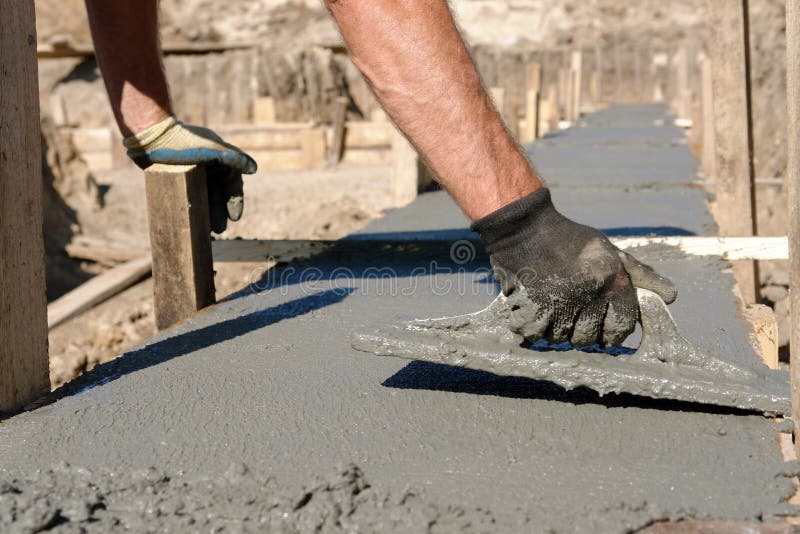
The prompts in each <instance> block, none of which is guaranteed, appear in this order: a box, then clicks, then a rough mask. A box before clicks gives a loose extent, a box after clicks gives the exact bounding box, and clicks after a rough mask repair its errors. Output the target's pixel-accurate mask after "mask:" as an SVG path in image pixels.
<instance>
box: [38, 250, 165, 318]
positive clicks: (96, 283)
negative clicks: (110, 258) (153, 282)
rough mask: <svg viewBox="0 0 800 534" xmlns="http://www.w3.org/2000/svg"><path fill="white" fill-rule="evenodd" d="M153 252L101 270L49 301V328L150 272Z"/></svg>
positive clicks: (105, 298)
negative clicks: (59, 296)
mask: <svg viewBox="0 0 800 534" xmlns="http://www.w3.org/2000/svg"><path fill="white" fill-rule="evenodd" d="M151 266H152V262H151V261H150V255H147V256H142V257H140V258H138V259H135V260H132V261H129V262H126V263H123V264H121V265H118V266H116V267H114V268H113V269H109V270H108V271H106V272H104V273H102V274H99V275H97V276H95V277H94V278H92V279H91V280H89V281H88V282H86V283H84V284H82V285H80V286H78V287H77V288H75V289H73V290H72V291H70V292H69V293H67V294H66V295H64V296H62V297H61V298H58V299H56V300H54V301H53V302H51V303H50V304H48V305H47V328H48V329H51V328H55V327H56V326H58V325H60V324H61V323H63V322H65V321H68V320H69V319H72V318H73V317H77V316H78V315H80V314H81V313H83V312H85V311H86V310H88V309H90V308H93V307H94V306H97V305H98V304H100V303H102V302H105V301H106V300H108V299H110V298H111V297H113V296H114V295H116V294H118V293H119V292H121V291H123V290H124V289H127V288H129V287H130V286H132V285H133V284H135V283H136V282H138V281H139V280H141V279H142V278H145V277H147V276H149V275H150V270H151Z"/></svg>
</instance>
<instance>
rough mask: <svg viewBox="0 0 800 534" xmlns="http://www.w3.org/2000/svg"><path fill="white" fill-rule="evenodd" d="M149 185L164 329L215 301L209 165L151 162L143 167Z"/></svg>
mask: <svg viewBox="0 0 800 534" xmlns="http://www.w3.org/2000/svg"><path fill="white" fill-rule="evenodd" d="M145 189H146V191H147V213H148V220H149V223H150V250H151V251H152V254H153V293H154V297H155V313H156V326H157V327H158V329H159V330H161V329H164V328H167V327H169V326H172V325H173V324H175V323H178V322H180V321H183V320H185V319H188V318H189V317H191V316H192V315H193V314H194V313H195V312H196V311H197V310H200V309H202V308H205V307H206V306H210V305H211V304H213V303H214V268H213V260H212V257H211V224H210V221H209V213H208V190H207V189H206V173H205V168H204V167H202V166H191V165H153V166H151V167H149V168H148V169H147V170H146V171H145Z"/></svg>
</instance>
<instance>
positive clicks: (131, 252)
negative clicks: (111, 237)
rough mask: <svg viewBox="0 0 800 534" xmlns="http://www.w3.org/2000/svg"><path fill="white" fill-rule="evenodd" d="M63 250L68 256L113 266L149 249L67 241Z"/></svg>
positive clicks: (136, 256)
mask: <svg viewBox="0 0 800 534" xmlns="http://www.w3.org/2000/svg"><path fill="white" fill-rule="evenodd" d="M64 252H66V253H67V256H69V257H70V258H75V259H78V260H89V261H93V262H96V263H99V264H101V265H108V266H114V265H118V264H120V263H125V262H128V261H132V260H135V259H138V258H139V257H141V256H143V255H144V254H145V253H148V255H149V251H148V250H145V249H140V248H130V247H120V246H115V245H114V244H113V243H96V244H95V243H82V242H80V241H78V242H72V243H67V245H66V246H65V247H64Z"/></svg>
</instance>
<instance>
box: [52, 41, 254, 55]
mask: <svg viewBox="0 0 800 534" xmlns="http://www.w3.org/2000/svg"><path fill="white" fill-rule="evenodd" d="M258 46H259V43H255V42H253V43H194V44H193V43H166V44H163V45H161V52H162V53H164V54H166V55H170V54H210V53H213V52H227V51H229V50H247V49H251V48H257V47H258ZM36 55H37V56H38V57H40V58H63V57H92V56H94V48H92V46H90V45H86V44H78V45H74V46H71V45H68V44H67V45H66V46H52V45H49V44H44V45H41V46H39V47H37V49H36Z"/></svg>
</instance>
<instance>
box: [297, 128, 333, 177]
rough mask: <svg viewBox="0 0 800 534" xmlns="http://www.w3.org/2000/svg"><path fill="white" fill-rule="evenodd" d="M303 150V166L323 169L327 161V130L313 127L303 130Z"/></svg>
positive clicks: (301, 136) (301, 137) (301, 138)
mask: <svg viewBox="0 0 800 534" xmlns="http://www.w3.org/2000/svg"><path fill="white" fill-rule="evenodd" d="M300 143H301V148H300V149H301V150H302V152H303V168H305V169H322V168H324V167H325V161H326V157H325V156H326V148H327V147H326V142H325V130H323V129H322V128H311V129H308V130H303V131H302V133H301V134H300Z"/></svg>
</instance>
